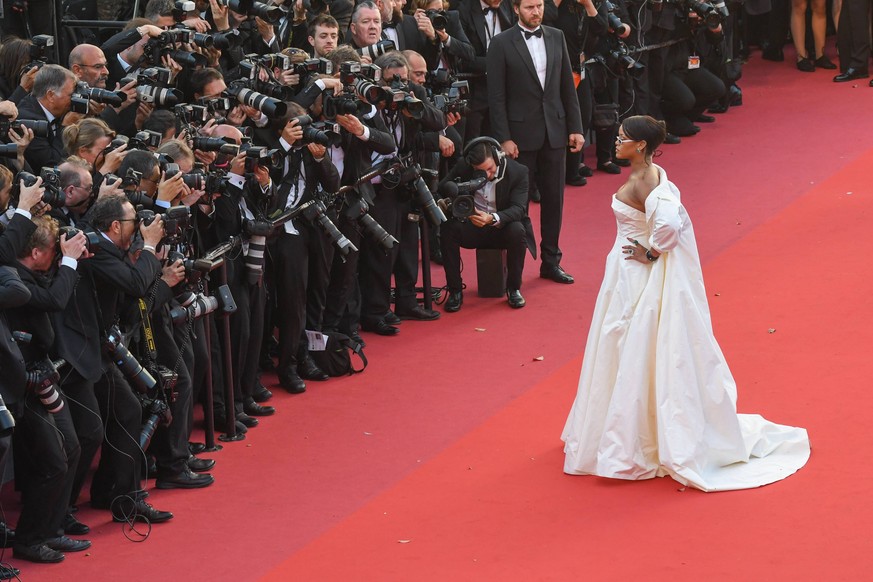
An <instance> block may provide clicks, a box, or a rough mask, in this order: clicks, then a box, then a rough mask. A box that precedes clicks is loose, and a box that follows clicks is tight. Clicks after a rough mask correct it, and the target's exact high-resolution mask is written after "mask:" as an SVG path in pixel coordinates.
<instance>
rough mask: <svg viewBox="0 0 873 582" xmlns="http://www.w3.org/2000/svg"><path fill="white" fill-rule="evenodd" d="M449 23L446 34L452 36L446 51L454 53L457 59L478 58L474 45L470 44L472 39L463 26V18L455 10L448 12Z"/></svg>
mask: <svg viewBox="0 0 873 582" xmlns="http://www.w3.org/2000/svg"><path fill="white" fill-rule="evenodd" d="M447 17H448V25H447V26H446V34H448V35H449V36H450V37H451V39H452V40H451V42H450V43H449V46H447V47H444V50H445V51H446V53H448V54H450V55H452V56H453V57H455V58H456V59H462V60H464V61H472V60H473V59H475V58H476V53H475V51H474V50H473V45H472V44H470V39H469V38H467V33H466V32H464V28H463V27H462V26H461V18H460V16H458V13H457V12H456V11H454V10H452V11H449V12H448V13H447Z"/></svg>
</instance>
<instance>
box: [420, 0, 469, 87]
mask: <svg viewBox="0 0 873 582" xmlns="http://www.w3.org/2000/svg"><path fill="white" fill-rule="evenodd" d="M412 4H413V6H415V15H414V18H415V21H416V22H417V23H418V24H419V29H420V30H421V32H422V34H424V36H425V38H426V39H427V41H428V42H430V43H436V44H438V45H439V60H438V62H437V66H436V67H434V68H433V69H432V70H437V69H446V70H447V71H449V73H450V74H455V73H457V72H459V71H460V69H461V67H462V65H463V63H464V62H467V61H472V60H473V59H474V58H476V53H475V52H474V51H473V45H472V44H470V40H469V39H468V38H467V33H466V32H464V29H463V27H462V26H461V20H460V17H459V15H458V11H457V10H449V3H448V2H447V1H445V0H414V1H413V3H412Z"/></svg>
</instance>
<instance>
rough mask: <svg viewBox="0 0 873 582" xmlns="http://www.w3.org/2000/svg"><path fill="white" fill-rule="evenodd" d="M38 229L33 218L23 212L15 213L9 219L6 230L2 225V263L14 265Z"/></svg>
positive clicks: (0, 245) (0, 248) (0, 260)
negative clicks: (30, 218) (27, 216)
mask: <svg viewBox="0 0 873 582" xmlns="http://www.w3.org/2000/svg"><path fill="white" fill-rule="evenodd" d="M35 230H36V225H35V224H34V223H33V221H32V220H29V219H27V218H25V217H24V216H23V215H22V214H19V213H17V212H16V213H15V214H13V215H12V218H11V219H9V224H7V225H6V228H5V230H3V228H2V227H0V231H2V234H0V264H3V265H13V264H15V262H16V261H17V260H18V255H19V253H21V251H22V250H24V247H25V246H26V245H27V241H28V240H29V239H30V235H31V234H33V231H35Z"/></svg>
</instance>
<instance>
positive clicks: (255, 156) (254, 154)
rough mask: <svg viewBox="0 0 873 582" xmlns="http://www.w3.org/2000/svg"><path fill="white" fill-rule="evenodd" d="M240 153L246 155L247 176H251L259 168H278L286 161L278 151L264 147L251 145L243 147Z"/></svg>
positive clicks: (247, 144) (246, 144)
mask: <svg viewBox="0 0 873 582" xmlns="http://www.w3.org/2000/svg"><path fill="white" fill-rule="evenodd" d="M240 151H241V152H245V153H246V159H245V173H246V174H251V173H252V172H254V171H255V168H257V167H262V168H278V167H280V165H281V164H282V162H283V160H284V155H283V154H282V152H281V151H279V150H278V149H275V150H268V149H267V148H265V147H264V146H254V145H252V144H250V143H245V144H243V145H241V146H240Z"/></svg>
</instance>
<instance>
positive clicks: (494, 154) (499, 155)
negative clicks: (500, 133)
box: [463, 136, 506, 182]
mask: <svg viewBox="0 0 873 582" xmlns="http://www.w3.org/2000/svg"><path fill="white" fill-rule="evenodd" d="M483 143H484V144H489V145H490V146H491V147H490V148H489V149H490V150H491V158H492V159H493V160H494V163H495V164H497V175H496V176H495V178H494V180H495V182H499V181H500V180H502V179H503V174H504V173H506V152H504V151H503V147H502V146H501V145H500V142H498V141H497V140H496V139H494V138H493V137H488V136H483V137H477V138H476V139H474V140H473V141H471V142H470V143H468V144H467V145H466V146H464V153H463V156H464V161H465V162H467V164H468V165H469V166H471V167H472V166H473V163H472V162H471V161H470V153H471V152H472V151H473V148H475V147H476V146H478V145H479V144H483Z"/></svg>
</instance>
